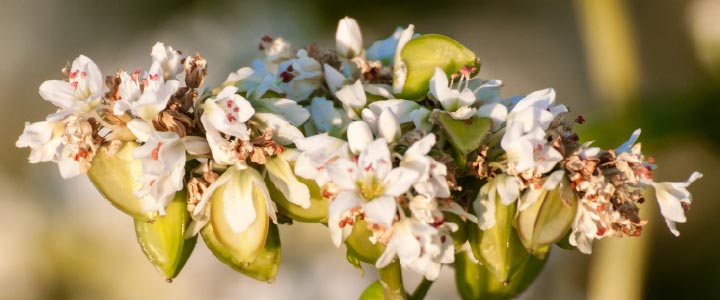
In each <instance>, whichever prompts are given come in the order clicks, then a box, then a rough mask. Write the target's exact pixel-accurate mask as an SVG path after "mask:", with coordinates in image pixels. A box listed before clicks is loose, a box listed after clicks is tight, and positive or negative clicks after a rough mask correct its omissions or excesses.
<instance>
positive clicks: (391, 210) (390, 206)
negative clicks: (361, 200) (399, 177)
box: [363, 196, 397, 228]
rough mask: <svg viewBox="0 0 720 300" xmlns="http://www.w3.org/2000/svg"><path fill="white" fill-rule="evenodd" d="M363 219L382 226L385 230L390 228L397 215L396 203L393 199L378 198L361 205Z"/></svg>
mask: <svg viewBox="0 0 720 300" xmlns="http://www.w3.org/2000/svg"><path fill="white" fill-rule="evenodd" d="M363 211H364V212H365V218H366V219H367V220H368V221H369V222H372V223H376V224H382V225H384V226H385V227H386V228H389V227H390V226H392V222H393V219H395V214H396V213H397V202H396V201H395V198H394V197H387V196H386V197H378V198H375V200H372V201H370V202H368V203H365V204H364V205H363Z"/></svg>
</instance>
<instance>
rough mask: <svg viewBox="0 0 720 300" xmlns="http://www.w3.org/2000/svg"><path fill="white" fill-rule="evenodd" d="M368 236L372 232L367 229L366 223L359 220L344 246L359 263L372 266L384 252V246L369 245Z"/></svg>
mask: <svg viewBox="0 0 720 300" xmlns="http://www.w3.org/2000/svg"><path fill="white" fill-rule="evenodd" d="M370 236H372V231H370V230H369V229H368V228H367V222H365V221H364V220H359V221H357V222H355V226H353V229H352V233H350V236H348V238H347V240H345V246H347V248H348V251H352V254H353V255H354V256H355V257H356V258H357V259H359V260H360V261H362V262H364V263H368V264H374V263H375V261H376V260H377V259H378V257H380V255H382V253H383V251H385V246H384V245H383V244H381V243H375V244H373V243H371V242H370Z"/></svg>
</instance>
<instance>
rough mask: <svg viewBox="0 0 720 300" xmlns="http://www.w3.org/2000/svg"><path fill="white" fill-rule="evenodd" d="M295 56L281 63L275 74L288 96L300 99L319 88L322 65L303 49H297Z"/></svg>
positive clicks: (321, 77) (321, 78)
mask: <svg viewBox="0 0 720 300" xmlns="http://www.w3.org/2000/svg"><path fill="white" fill-rule="evenodd" d="M297 57H298V58H296V59H291V60H287V61H285V62H283V63H281V64H280V66H279V68H278V72H277V74H276V76H277V77H278V79H279V80H280V87H281V88H282V90H283V92H284V93H285V95H286V96H287V97H288V98H290V99H293V100H295V101H302V100H305V99H307V98H308V97H310V95H311V94H312V93H313V92H315V90H317V89H318V88H320V85H321V84H322V82H323V79H324V77H323V67H322V65H320V63H319V62H318V61H317V60H315V59H314V58H311V57H309V56H308V55H307V51H306V50H305V49H300V50H298V52H297Z"/></svg>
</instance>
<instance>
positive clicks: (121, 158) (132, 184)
mask: <svg viewBox="0 0 720 300" xmlns="http://www.w3.org/2000/svg"><path fill="white" fill-rule="evenodd" d="M137 147H138V145H137V143H135V142H122V143H121V144H120V145H119V146H118V145H117V144H113V143H111V144H106V145H103V146H102V147H100V149H99V150H98V151H97V154H96V155H95V158H93V161H92V165H91V166H90V169H89V170H88V172H87V175H88V178H90V182H92V183H93V185H95V188H96V189H97V190H98V191H99V192H100V194H101V195H102V196H103V197H104V198H105V199H107V200H108V201H110V204H112V205H113V206H115V207H116V208H117V209H119V210H120V211H122V212H124V213H126V214H128V215H130V216H132V217H133V218H135V219H137V220H142V221H150V220H152V214H151V213H149V212H147V211H145V210H143V206H142V203H141V201H140V200H139V199H137V198H135V196H134V195H133V191H135V190H136V189H138V188H139V187H140V185H141V183H140V182H138V181H136V179H137V178H140V175H141V174H142V165H141V164H140V161H139V160H137V159H134V158H133V156H132V152H133V150H134V149H135V148H137Z"/></svg>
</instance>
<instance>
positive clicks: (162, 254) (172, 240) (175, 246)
mask: <svg viewBox="0 0 720 300" xmlns="http://www.w3.org/2000/svg"><path fill="white" fill-rule="evenodd" d="M189 223H190V215H189V213H188V211H187V202H186V201H185V192H184V191H180V192H177V193H175V199H173V201H172V202H170V204H168V206H167V207H166V208H165V215H164V216H158V217H156V218H155V220H153V221H151V222H146V221H143V220H138V219H135V233H136V235H137V240H138V243H139V244H140V247H141V248H142V250H143V253H145V256H146V257H147V258H148V259H149V260H150V262H151V263H152V264H153V265H154V266H155V268H157V270H158V271H159V272H160V273H161V274H162V275H163V276H165V278H166V279H167V280H168V281H171V280H172V279H173V278H175V277H177V275H178V274H180V270H182V268H183V266H185V262H187V260H188V258H190V254H192V252H193V249H195V243H196V242H197V236H194V237H192V238H189V239H185V237H184V235H185V230H186V229H187V226H188V224H189Z"/></svg>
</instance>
